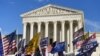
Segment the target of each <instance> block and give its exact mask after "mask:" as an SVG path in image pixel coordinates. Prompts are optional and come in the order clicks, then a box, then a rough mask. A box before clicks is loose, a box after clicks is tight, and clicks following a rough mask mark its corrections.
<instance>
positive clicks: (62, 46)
mask: <svg viewBox="0 0 100 56" xmlns="http://www.w3.org/2000/svg"><path fill="white" fill-rule="evenodd" d="M64 50H65V42H55V46H54V47H53V48H52V50H51V53H56V52H62V51H64Z"/></svg>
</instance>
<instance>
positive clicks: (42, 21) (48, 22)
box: [21, 4, 84, 53]
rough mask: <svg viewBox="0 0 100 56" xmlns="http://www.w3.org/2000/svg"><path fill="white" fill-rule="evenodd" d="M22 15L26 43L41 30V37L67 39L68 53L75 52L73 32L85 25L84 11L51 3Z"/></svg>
mask: <svg viewBox="0 0 100 56" xmlns="http://www.w3.org/2000/svg"><path fill="white" fill-rule="evenodd" d="M21 17H22V23H23V39H26V44H27V43H28V42H29V40H30V39H32V37H33V35H34V34H35V33H36V32H41V33H42V35H41V38H44V37H49V38H50V39H53V41H60V42H62V41H66V43H67V45H66V53H69V52H74V49H73V44H72V40H73V32H75V31H77V30H78V29H80V28H81V27H83V26H84V14H83V12H82V11H80V10H76V9H72V8H67V7H62V6H57V5H51V4H49V5H46V6H43V7H40V8H38V9H35V10H32V11H29V12H26V13H24V14H22V15H21Z"/></svg>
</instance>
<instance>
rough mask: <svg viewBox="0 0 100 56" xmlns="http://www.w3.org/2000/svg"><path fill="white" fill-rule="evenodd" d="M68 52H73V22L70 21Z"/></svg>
mask: <svg viewBox="0 0 100 56" xmlns="http://www.w3.org/2000/svg"><path fill="white" fill-rule="evenodd" d="M69 24H70V52H73V43H72V41H73V21H70V23H69Z"/></svg>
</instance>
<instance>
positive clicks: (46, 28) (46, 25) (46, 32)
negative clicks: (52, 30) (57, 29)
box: [45, 22, 49, 56]
mask: <svg viewBox="0 0 100 56" xmlns="http://www.w3.org/2000/svg"><path fill="white" fill-rule="evenodd" d="M48 25H49V22H45V37H48ZM48 41H49V40H48ZM48 55H49V53H48V48H47V46H46V52H45V56H48Z"/></svg>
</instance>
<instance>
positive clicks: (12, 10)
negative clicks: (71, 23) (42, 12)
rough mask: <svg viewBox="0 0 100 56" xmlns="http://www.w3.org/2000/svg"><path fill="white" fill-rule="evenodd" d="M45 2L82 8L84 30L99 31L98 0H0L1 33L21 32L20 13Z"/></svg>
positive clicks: (99, 2) (99, 11)
mask: <svg viewBox="0 0 100 56" xmlns="http://www.w3.org/2000/svg"><path fill="white" fill-rule="evenodd" d="M47 4H56V5H60V6H65V7H70V8H74V9H78V10H82V11H83V12H84V15H85V31H91V32H100V26H99V25H100V23H99V21H100V19H99V18H100V0H0V30H1V31H2V33H3V34H7V33H10V32H12V31H14V30H15V29H18V30H17V31H18V33H22V19H21V17H20V15H21V14H22V13H24V12H27V11H30V10H33V9H36V8H39V7H41V6H44V5H47Z"/></svg>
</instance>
